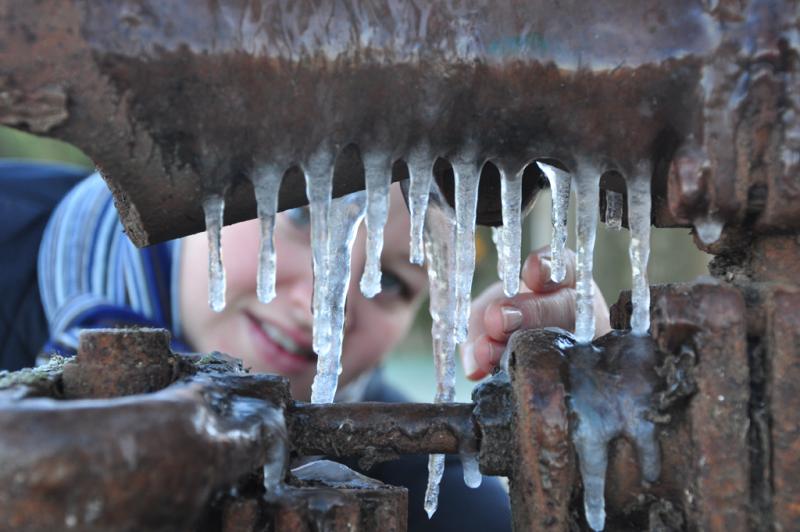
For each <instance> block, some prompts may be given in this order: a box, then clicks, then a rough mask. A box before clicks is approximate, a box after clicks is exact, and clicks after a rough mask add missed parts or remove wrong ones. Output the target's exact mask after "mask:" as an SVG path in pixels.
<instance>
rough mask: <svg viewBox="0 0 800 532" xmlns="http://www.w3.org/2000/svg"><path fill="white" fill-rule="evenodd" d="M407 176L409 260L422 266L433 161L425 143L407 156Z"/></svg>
mask: <svg viewBox="0 0 800 532" xmlns="http://www.w3.org/2000/svg"><path fill="white" fill-rule="evenodd" d="M406 164H407V165H408V174H409V178H410V181H411V185H410V187H409V188H408V210H409V214H410V215H411V247H410V255H409V259H410V261H411V263H412V264H419V265H420V266H421V265H422V261H423V249H422V227H423V225H424V223H423V222H424V221H425V211H426V210H427V209H428V197H429V196H430V192H431V181H433V160H432V157H431V154H430V148H429V146H428V144H427V143H423V144H420V145H418V146H416V147H415V148H414V149H413V150H411V153H409V154H408V160H407V161H406Z"/></svg>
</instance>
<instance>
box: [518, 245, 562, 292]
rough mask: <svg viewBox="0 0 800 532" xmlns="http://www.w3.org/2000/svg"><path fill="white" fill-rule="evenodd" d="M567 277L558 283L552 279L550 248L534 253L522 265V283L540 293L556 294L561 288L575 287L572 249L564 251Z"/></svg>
mask: <svg viewBox="0 0 800 532" xmlns="http://www.w3.org/2000/svg"><path fill="white" fill-rule="evenodd" d="M562 257H563V260H564V266H565V270H566V275H565V276H564V280H563V281H561V282H558V283H556V282H555V281H553V280H551V279H550V272H551V271H552V256H551V255H550V247H549V246H546V247H543V248H540V249H538V250H536V251H534V252H532V253H531V254H530V255H528V257H527V258H526V259H525V263H524V264H523V265H522V282H523V283H525V286H527V287H528V288H530V289H531V290H533V291H534V292H538V293H545V292H555V291H556V290H559V289H561V288H564V287H567V288H574V287H575V253H574V252H573V251H572V250H571V249H568V248H566V249H564V253H563V254H562Z"/></svg>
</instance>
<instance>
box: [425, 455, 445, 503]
mask: <svg viewBox="0 0 800 532" xmlns="http://www.w3.org/2000/svg"><path fill="white" fill-rule="evenodd" d="M443 476H444V455H443V454H432V455H430V456H429V457H428V487H427V489H426V490H425V513H427V514H428V519H430V518H431V517H433V514H435V513H436V509H437V508H438V507H439V486H440V485H441V483H442V477H443Z"/></svg>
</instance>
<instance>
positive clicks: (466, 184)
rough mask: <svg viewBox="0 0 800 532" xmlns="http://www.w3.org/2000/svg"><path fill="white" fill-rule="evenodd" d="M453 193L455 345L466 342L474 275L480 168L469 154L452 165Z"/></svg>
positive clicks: (455, 159) (457, 158)
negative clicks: (454, 229)
mask: <svg viewBox="0 0 800 532" xmlns="http://www.w3.org/2000/svg"><path fill="white" fill-rule="evenodd" d="M451 164H452V165H453V175H454V176H455V189H456V202H455V203H456V238H455V242H456V268H455V285H456V320H455V331H456V342H462V341H464V340H466V338H467V323H468V322H469V311H470V305H471V304H472V300H471V297H470V296H471V295H472V277H473V275H474V273H475V216H476V212H477V208H478V181H479V179H480V167H479V166H478V164H477V163H476V162H475V158H474V155H473V154H472V153H469V152H468V153H466V154H464V155H463V156H459V157H456V158H454V159H453V161H451Z"/></svg>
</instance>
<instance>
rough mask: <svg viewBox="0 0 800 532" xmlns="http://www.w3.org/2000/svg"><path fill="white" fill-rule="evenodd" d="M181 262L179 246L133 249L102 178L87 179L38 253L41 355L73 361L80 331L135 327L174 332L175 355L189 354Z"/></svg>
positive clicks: (61, 208)
mask: <svg viewBox="0 0 800 532" xmlns="http://www.w3.org/2000/svg"><path fill="white" fill-rule="evenodd" d="M179 257H180V241H179V240H173V241H170V242H165V243H162V244H157V245H153V246H149V247H147V248H144V249H138V248H136V246H134V245H133V244H132V243H131V241H130V240H129V239H128V237H127V236H126V235H125V233H124V229H123V227H122V224H121V223H120V221H119V216H118V214H117V211H116V209H115V208H114V202H113V199H112V196H111V193H110V191H109V190H108V187H107V186H106V184H105V182H104V181H103V179H102V178H101V177H100V174H98V173H94V174H92V175H90V176H89V177H87V178H86V179H84V180H83V181H82V182H81V183H80V184H78V185H77V186H76V187H75V188H74V189H72V190H71V191H70V192H69V194H67V196H66V197H64V199H63V200H62V201H61V203H60V204H59V205H58V207H57V208H56V210H55V211H54V212H53V214H52V216H51V217H50V221H49V222H48V224H47V227H46V229H45V232H44V235H43V237H42V242H41V245H40V247H39V257H38V276H39V292H40V296H41V301H42V306H43V308H44V312H45V316H46V317H47V322H48V326H49V332H50V340H49V342H48V344H47V345H46V346H45V348H44V349H43V352H44V353H53V352H55V353H59V354H73V353H74V352H75V350H76V349H77V346H78V334H79V332H80V330H81V329H86V328H97V327H119V326H130V325H141V326H148V327H163V328H166V329H169V330H170V331H171V332H172V337H173V348H174V349H175V350H178V351H186V350H187V348H186V346H185V343H184V342H183V341H182V335H181V328H180V316H179V313H178V287H179V286H180V284H179V283H178V277H177V276H178V273H179V271H178V270H179V265H180V260H179Z"/></svg>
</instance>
